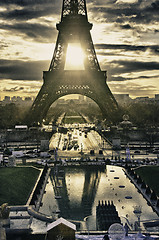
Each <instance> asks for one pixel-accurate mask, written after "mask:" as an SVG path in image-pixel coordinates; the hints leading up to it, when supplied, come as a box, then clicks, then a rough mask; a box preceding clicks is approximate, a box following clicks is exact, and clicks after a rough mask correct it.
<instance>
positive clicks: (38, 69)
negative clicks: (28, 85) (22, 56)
mask: <svg viewBox="0 0 159 240" xmlns="http://www.w3.org/2000/svg"><path fill="white" fill-rule="evenodd" d="M48 68H49V61H28V62H26V61H20V60H15V61H9V60H0V78H1V79H12V80H41V79H42V74H43V71H47V70H48Z"/></svg>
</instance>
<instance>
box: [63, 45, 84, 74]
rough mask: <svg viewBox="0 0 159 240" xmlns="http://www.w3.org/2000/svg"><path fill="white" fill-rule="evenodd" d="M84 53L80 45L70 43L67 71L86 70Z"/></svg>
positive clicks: (67, 55) (66, 63)
mask: <svg viewBox="0 0 159 240" xmlns="http://www.w3.org/2000/svg"><path fill="white" fill-rule="evenodd" d="M84 69H85V68H84V52H83V50H82V48H81V45H80V44H79V43H70V44H68V47H67V52H66V62H65V70H84Z"/></svg>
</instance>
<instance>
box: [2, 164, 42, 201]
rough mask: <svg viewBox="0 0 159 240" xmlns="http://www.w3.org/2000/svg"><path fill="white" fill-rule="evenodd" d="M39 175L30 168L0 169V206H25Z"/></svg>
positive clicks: (35, 170) (36, 170)
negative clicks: (4, 204) (5, 204)
mask: <svg viewBox="0 0 159 240" xmlns="http://www.w3.org/2000/svg"><path fill="white" fill-rule="evenodd" d="M39 173H40V170H38V169H35V168H32V167H15V168H0V205H1V204H3V203H5V202H7V203H8V204H9V205H23V204H26V202H27V200H28V197H29V195H30V193H31V191H32V189H33V187H34V184H35V182H36V180H37V178H38V176H39Z"/></svg>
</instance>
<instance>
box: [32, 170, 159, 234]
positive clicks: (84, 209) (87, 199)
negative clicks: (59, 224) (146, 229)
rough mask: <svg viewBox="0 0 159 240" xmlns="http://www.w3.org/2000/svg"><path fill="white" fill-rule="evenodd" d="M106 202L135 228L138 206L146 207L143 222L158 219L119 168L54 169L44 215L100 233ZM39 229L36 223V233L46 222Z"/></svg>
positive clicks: (45, 197)
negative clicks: (100, 214)
mask: <svg viewBox="0 0 159 240" xmlns="http://www.w3.org/2000/svg"><path fill="white" fill-rule="evenodd" d="M102 200H103V201H108V200H109V201H113V203H114V205H115V206H116V209H117V211H118V214H119V217H120V218H121V221H122V223H125V221H126V219H127V221H129V223H130V224H132V226H133V224H134V222H135V221H137V217H136V216H135V215H134V213H133V211H134V207H135V206H142V214H141V221H143V220H149V219H158V216H157V214H156V213H155V212H153V210H152V208H151V207H150V206H149V205H148V204H147V201H146V200H145V199H144V198H143V196H142V195H141V194H140V193H139V192H138V190H137V189H136V188H135V186H134V185H133V184H132V183H131V182H130V180H129V178H128V177H127V176H126V175H125V172H124V171H123V168H121V167H117V166H106V167H105V166H99V167H98V166H78V167H77V166H76V167H74V166H71V167H55V168H53V169H52V172H51V175H50V179H49V181H48V184H47V186H46V193H45V194H44V196H43V200H42V202H43V206H42V207H41V208H40V212H42V213H45V214H48V215H53V216H54V217H55V218H56V217H58V216H62V217H63V218H66V219H68V220H71V221H73V222H74V223H76V224H77V225H78V228H79V229H80V230H88V229H89V230H96V206H97V205H98V202H99V201H102ZM38 222H39V221H38ZM38 226H39V227H38ZM38 226H37V224H36V220H34V221H33V229H34V230H37V231H38V228H40V230H42V229H45V228H46V226H44V224H43V223H42V222H40V224H39V223H38Z"/></svg>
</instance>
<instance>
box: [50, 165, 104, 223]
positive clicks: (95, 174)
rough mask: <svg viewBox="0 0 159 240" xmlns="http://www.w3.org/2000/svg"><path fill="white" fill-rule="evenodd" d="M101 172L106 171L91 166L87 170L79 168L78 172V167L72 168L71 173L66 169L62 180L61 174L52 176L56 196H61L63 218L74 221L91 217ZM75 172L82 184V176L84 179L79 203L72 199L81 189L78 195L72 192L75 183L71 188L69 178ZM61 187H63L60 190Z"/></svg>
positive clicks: (59, 200) (60, 206)
mask: <svg viewBox="0 0 159 240" xmlns="http://www.w3.org/2000/svg"><path fill="white" fill-rule="evenodd" d="M76 171H77V172H76ZM101 171H104V170H103V168H98V167H91V166H89V168H86V169H85V168H84V167H83V168H82V167H78V170H77V168H76V167H71V172H70V170H69V169H67V168H66V169H65V173H64V174H63V177H62V178H61V175H60V174H55V173H54V174H53V175H52V176H53V177H51V179H52V184H53V187H54V192H55V195H58V196H61V198H58V199H57V201H58V205H59V209H60V212H61V216H62V217H64V218H67V219H72V220H83V219H84V218H85V217H86V216H89V215H91V212H92V205H93V203H94V200H95V196H96V192H97V189H98V185H99V181H100V177H101ZM75 172H76V173H77V174H78V175H77V176H78V181H79V182H80V183H81V184H82V180H81V179H82V175H83V177H84V183H83V186H81V187H82V189H83V190H82V192H81V194H80V196H79V199H78V201H77V202H75V200H74V199H73V198H72V195H74V194H75V195H76V194H77V192H78V191H79V189H76V193H74V192H72V191H71V189H74V187H75V183H72V185H71V186H70V184H69V181H68V178H69V177H70V178H71V177H72V175H73V174H74V173H75ZM59 186H62V187H60V188H59Z"/></svg>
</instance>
